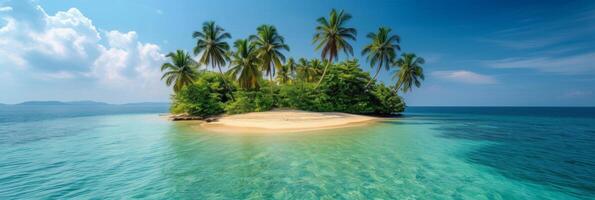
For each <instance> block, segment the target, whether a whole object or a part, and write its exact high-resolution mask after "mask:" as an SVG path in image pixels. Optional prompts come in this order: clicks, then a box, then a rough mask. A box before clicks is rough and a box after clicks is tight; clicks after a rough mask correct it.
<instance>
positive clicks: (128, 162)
mask: <svg viewBox="0 0 595 200" xmlns="http://www.w3.org/2000/svg"><path fill="white" fill-rule="evenodd" d="M167 109H168V108H167V106H166V105H161V106H155V105H151V106H113V105H104V106H0V154H1V155H2V156H1V157H0V171H1V172H2V173H1V174H0V199H46V198H56V199H70V198H80V199H89V198H126V199H128V198H149V199H195V198H199V199H205V198H211V199H212V198H214V199H244V198H256V199H259V198H263V199H270V198H276V199H283V198H292V199H318V198H331V199H357V198H364V199H369V198H382V199H395V198H396V199H405V198H411V199H595V108H584V107H578V108H577V107H409V108H408V109H407V112H406V113H404V115H403V116H401V117H399V118H396V119H392V120H386V121H383V122H381V123H378V124H375V125H370V126H366V127H358V128H348V129H337V130H333V131H322V132H320V133H318V132H317V133H308V134H303V133H292V134H281V135H276V136H271V135H250V136H242V135H226V134H223V135H222V134H216V133H208V132H204V131H202V130H197V129H195V128H192V127H191V126H189V125H188V124H187V123H184V122H181V123H180V122H170V121H167V120H164V119H162V118H160V117H159V114H160V113H165V112H167Z"/></svg>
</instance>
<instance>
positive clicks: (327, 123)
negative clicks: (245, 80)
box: [201, 110, 378, 133]
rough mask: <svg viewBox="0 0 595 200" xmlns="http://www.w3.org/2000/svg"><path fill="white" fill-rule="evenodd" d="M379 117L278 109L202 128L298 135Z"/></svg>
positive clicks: (221, 121)
mask: <svg viewBox="0 0 595 200" xmlns="http://www.w3.org/2000/svg"><path fill="white" fill-rule="evenodd" d="M376 119H378V118H376V117H369V116H363V115H353V114H347V113H339V112H306V111H299V110H274V111H268V112H253V113H246V114H238V115H229V116H224V117H221V118H219V119H218V120H217V121H215V122H210V123H201V127H202V128H204V129H207V130H212V131H217V132H232V133H237V132H246V133H248V132H298V131H311V130H321V129H329V128H340V127H346V126H355V125H361V124H365V123H364V122H372V121H374V120H376Z"/></svg>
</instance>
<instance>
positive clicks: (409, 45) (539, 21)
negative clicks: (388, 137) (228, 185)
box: [0, 0, 595, 106]
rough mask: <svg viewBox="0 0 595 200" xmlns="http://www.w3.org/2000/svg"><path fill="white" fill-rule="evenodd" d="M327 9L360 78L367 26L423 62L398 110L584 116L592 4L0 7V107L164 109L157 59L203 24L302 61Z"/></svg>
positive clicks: (594, 58)
mask: <svg viewBox="0 0 595 200" xmlns="http://www.w3.org/2000/svg"><path fill="white" fill-rule="evenodd" d="M332 8H337V9H344V10H346V11H347V12H349V13H351V14H352V15H353V19H352V21H351V22H350V23H349V25H350V26H353V27H355V28H356V29H357V30H358V40H357V41H356V42H355V43H354V44H353V45H354V48H355V49H354V50H355V56H356V57H358V58H360V61H361V63H362V67H363V68H364V69H365V70H370V67H369V65H368V64H367V63H366V62H365V59H363V57H362V56H361V55H360V53H359V52H361V48H362V46H364V45H365V44H366V43H367V42H369V40H368V39H367V38H365V35H366V34H367V33H369V32H373V31H376V30H377V29H378V27H379V26H387V27H390V28H392V29H393V32H394V33H396V34H398V35H400V36H401V39H402V41H401V47H402V49H403V51H404V52H414V53H416V54H417V55H419V56H421V57H424V58H425V59H426V61H427V63H426V65H425V66H424V68H425V74H426V81H425V82H424V83H423V86H422V88H419V89H416V90H414V91H413V92H412V93H410V94H406V95H404V96H405V98H406V101H407V103H408V104H409V105H430V106H439V105H456V106H465V105H468V106H486V105H489V106H595V94H594V93H595V1H571V2H570V1H494V2H486V1H479V0H478V1H462V0H460V1H437V2H435V1H314V0H307V1H273V0H270V1H265V0H262V1H176V2H174V3H172V2H165V1H44V0H40V1H33V2H28V1H2V0H0V79H1V80H3V81H2V82H3V83H2V86H0V94H2V95H0V102H1V103H17V102H21V101H28V100H64V101H70V100H97V101H105V102H110V103H125V102H141V101H168V98H169V94H170V93H171V91H170V90H171V89H168V88H166V87H165V86H164V85H163V83H162V82H161V81H160V80H159V76H160V72H159V71H158V68H159V66H160V64H161V63H162V62H163V61H165V58H164V57H163V55H164V54H166V53H167V52H170V51H173V50H175V49H184V50H191V49H192V47H193V45H194V40H193V39H192V37H191V33H192V32H193V31H194V30H198V29H199V28H200V26H201V24H202V23H203V22H204V21H207V20H214V21H216V22H217V23H218V24H219V25H221V26H223V27H224V28H225V29H226V30H227V31H229V32H230V33H231V34H232V37H233V39H232V40H230V42H232V41H233V40H235V39H239V38H246V37H247V36H248V35H250V34H253V33H254V32H255V29H256V27H257V26H258V25H261V24H272V25H275V26H276V27H277V29H278V30H279V32H280V33H281V34H282V35H283V36H284V37H285V38H286V43H287V44H289V45H290V47H291V51H290V52H288V53H287V55H289V56H291V57H296V58H299V57H309V58H314V57H319V52H316V51H314V46H313V45H312V35H313V31H314V27H315V26H316V21H315V20H316V19H317V18H318V17H321V16H327V15H328V13H329V11H330V9H332ZM341 58H342V59H344V58H345V56H343V55H342V57H341ZM381 73H382V74H381V75H380V79H381V80H382V81H384V82H386V83H394V80H391V76H390V74H392V72H388V71H382V72H381Z"/></svg>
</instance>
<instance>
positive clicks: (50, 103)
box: [16, 101, 109, 106]
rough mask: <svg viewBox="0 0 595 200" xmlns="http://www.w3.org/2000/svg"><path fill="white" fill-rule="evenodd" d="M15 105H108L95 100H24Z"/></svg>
mask: <svg viewBox="0 0 595 200" xmlns="http://www.w3.org/2000/svg"><path fill="white" fill-rule="evenodd" d="M16 105H43V106H49V105H63V106H66V105H83V106H84V105H89V106H98V105H109V104H107V103H103V102H97V101H69V102H62V101H25V102H23V103H19V104H16Z"/></svg>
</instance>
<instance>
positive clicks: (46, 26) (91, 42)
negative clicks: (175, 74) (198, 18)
mask: <svg viewBox="0 0 595 200" xmlns="http://www.w3.org/2000/svg"><path fill="white" fill-rule="evenodd" d="M11 3H12V2H11ZM14 3H15V4H16V5H11V6H12V7H10V10H12V12H2V13H0V20H3V21H5V22H6V23H4V25H3V26H2V23H0V70H1V71H6V72H7V73H9V72H11V71H13V72H18V73H10V74H13V75H15V74H23V75H22V76H20V77H22V78H23V77H27V78H29V79H31V80H37V81H46V82H48V83H49V82H51V81H52V80H56V81H57V80H61V81H64V80H66V81H68V80H70V81H72V82H73V84H76V83H75V81H85V82H94V83H95V84H96V85H97V87H98V88H109V89H111V92H113V93H111V94H106V95H110V96H113V95H114V94H115V93H123V94H126V95H139V96H145V97H161V96H160V95H162V96H163V97H162V98H165V99H167V98H168V95H167V94H168V93H169V91H170V90H168V89H167V88H166V87H165V86H164V84H163V83H161V81H160V71H159V66H160V65H161V64H162V63H163V62H164V61H165V57H164V55H163V54H162V53H161V49H160V47H159V46H158V45H156V44H151V43H144V42H141V41H138V37H137V33H136V32H135V31H129V32H120V31H118V30H111V31H107V32H101V33H100V32H99V31H98V28H96V27H95V25H94V24H93V22H92V20H91V19H89V18H88V17H86V16H85V15H84V14H83V13H81V12H80V11H79V10H78V9H76V8H70V9H68V10H67V11H59V12H57V13H56V14H54V15H49V14H47V13H46V12H45V11H44V10H43V8H41V7H40V6H38V5H33V4H32V2H29V1H26V2H25V1H17V2H14ZM2 8H4V9H5V10H8V9H6V8H7V7H2ZM13 8H14V9H13ZM25 74H26V75H25ZM140 98H142V97H140ZM142 100H144V101H147V100H149V101H150V100H151V99H142ZM160 100H162V99H160Z"/></svg>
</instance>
